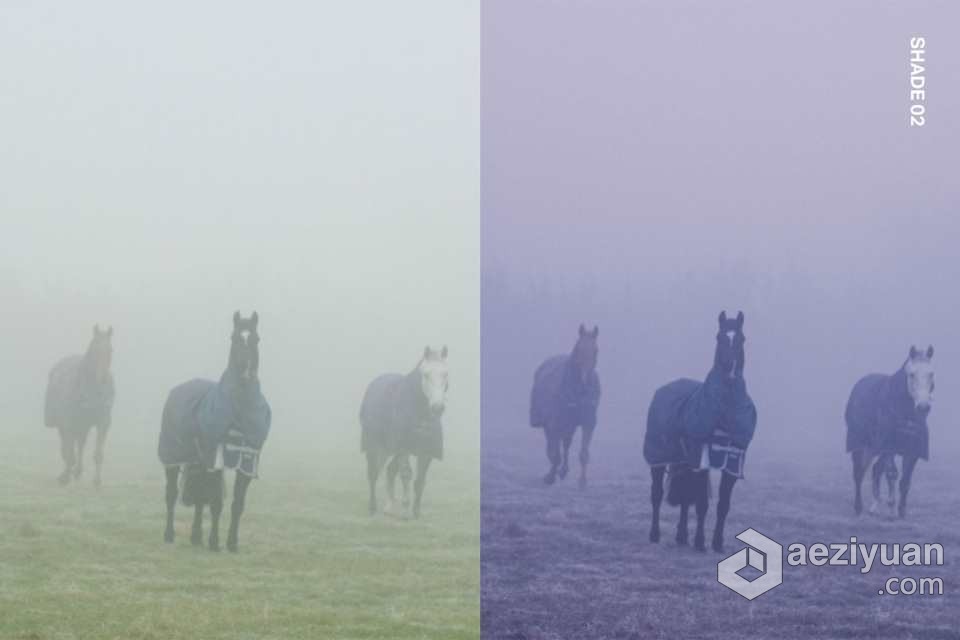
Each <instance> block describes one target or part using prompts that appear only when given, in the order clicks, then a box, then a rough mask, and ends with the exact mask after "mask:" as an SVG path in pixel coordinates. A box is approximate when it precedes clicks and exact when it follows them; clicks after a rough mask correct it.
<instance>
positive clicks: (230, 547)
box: [227, 542, 238, 553]
mask: <svg viewBox="0 0 960 640" xmlns="http://www.w3.org/2000/svg"><path fill="white" fill-rule="evenodd" d="M227 551H229V552H230V553H236V552H237V551H238V549H237V543H236V542H233V543H230V542H228V543H227Z"/></svg>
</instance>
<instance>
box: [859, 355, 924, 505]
mask: <svg viewBox="0 0 960 640" xmlns="http://www.w3.org/2000/svg"><path fill="white" fill-rule="evenodd" d="M932 358H933V347H932V346H929V347H927V350H926V351H921V350H919V349H917V348H916V347H914V346H911V347H910V353H909V355H908V357H907V359H906V361H905V362H904V363H903V366H901V367H900V369H898V370H897V371H896V373H894V374H892V375H884V374H879V373H874V374H870V375H867V376H864V377H863V378H861V379H860V380H859V381H858V382H857V383H856V384H855V385H854V387H853V390H852V391H851V392H850V398H849V399H848V400H847V408H846V411H845V412H844V419H845V422H846V424H847V453H849V454H850V457H851V459H852V461H853V485H854V500H853V509H854V511H855V512H856V513H857V515H859V514H860V513H862V511H863V499H862V497H861V495H860V484H861V482H862V481H863V476H864V475H865V474H866V472H867V469H869V468H870V465H871V463H872V462H873V460H874V458H878V461H877V463H876V464H874V465H873V497H874V503H873V505H872V506H871V508H870V511H871V512H874V513H875V512H876V511H877V510H878V505H879V502H880V477H881V475H886V477H887V483H888V487H889V488H890V494H891V495H890V498H889V500H888V502H887V505H888V507H889V508H890V511H891V514H892V513H893V507H894V502H895V497H894V496H893V495H892V494H893V490H892V485H893V483H894V482H896V473H897V469H896V460H895V458H896V456H898V455H899V456H900V457H901V467H902V470H901V475H900V501H899V504H898V505H897V515H898V516H899V517H900V518H903V517H906V513H907V493H909V491H910V482H911V480H912V478H913V471H914V467H915V466H916V464H917V460H919V459H921V458H922V459H924V460H927V459H929V457H930V442H929V433H928V429H927V416H928V415H929V414H930V408H931V407H932V405H933V389H934V375H933V363H932V362H931V360H932ZM891 467H892V471H891Z"/></svg>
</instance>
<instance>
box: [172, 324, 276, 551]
mask: <svg viewBox="0 0 960 640" xmlns="http://www.w3.org/2000/svg"><path fill="white" fill-rule="evenodd" d="M258 322H259V316H258V315H257V312H256V311H254V312H253V315H252V316H251V317H250V318H242V317H241V316H240V312H239V311H238V312H236V313H235V314H234V315H233V333H232V334H231V336H230V356H229V359H228V361H227V368H226V370H225V371H224V372H223V375H222V376H221V377H220V381H219V382H213V381H212V380H203V379H199V378H197V379H194V380H190V381H189V382H185V383H183V384H181V385H178V386H177V387H174V388H173V390H172V391H170V394H169V395H168V397H167V401H166V403H164V406H163V418H162V420H161V426H160V442H159V445H158V456H159V458H160V462H161V464H163V466H164V468H165V471H166V479H167V483H166V504H167V520H166V528H165V529H164V532H163V539H164V542H167V543H172V542H173V541H174V530H173V514H174V507H175V506H176V503H177V492H178V487H177V481H178V479H179V476H180V471H181V469H183V470H184V479H183V504H184V505H185V506H188V507H189V506H193V507H194V516H193V528H192V530H191V534H190V542H191V543H192V544H194V545H195V546H199V545H201V544H203V508H204V507H205V506H207V505H209V507H210V519H211V525H210V538H209V548H210V550H211V551H219V550H220V514H221V512H222V511H223V497H224V474H223V470H224V468H227V469H234V470H235V472H236V473H235V476H236V477H235V480H234V488H233V504H232V507H231V511H230V528H229V531H228V533H227V550H229V551H231V552H236V551H237V549H238V537H239V535H238V534H239V527H240V516H241V515H242V514H243V510H244V507H245V504H246V497H247V489H248V487H249V486H250V482H251V481H252V480H253V479H254V478H257V477H259V465H260V452H261V450H262V448H263V444H264V442H265V441H266V439H267V435H268V434H269V432H270V422H271V412H270V405H269V404H268V403H267V400H266V398H264V396H263V394H262V393H261V391H260V378H259V375H258V371H259V367H260V349H259V344H260V334H259V333H258V332H257V324H258Z"/></svg>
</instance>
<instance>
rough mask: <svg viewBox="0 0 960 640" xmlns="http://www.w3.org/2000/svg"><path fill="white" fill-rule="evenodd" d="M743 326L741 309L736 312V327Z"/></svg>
mask: <svg viewBox="0 0 960 640" xmlns="http://www.w3.org/2000/svg"><path fill="white" fill-rule="evenodd" d="M741 327H743V311H741V312H739V313H738V314H737V328H738V329H739V328H741Z"/></svg>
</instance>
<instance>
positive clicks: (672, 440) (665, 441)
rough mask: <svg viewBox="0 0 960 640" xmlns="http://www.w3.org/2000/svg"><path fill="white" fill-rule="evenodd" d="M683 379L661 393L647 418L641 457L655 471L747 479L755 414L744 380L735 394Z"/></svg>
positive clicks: (709, 383)
mask: <svg viewBox="0 0 960 640" xmlns="http://www.w3.org/2000/svg"><path fill="white" fill-rule="evenodd" d="M713 375H714V374H713V373H712V372H711V374H710V376H708V377H707V382H706V383H701V382H697V381H696V380H690V379H686V378H684V379H680V380H675V381H673V382H671V383H669V384H666V385H664V386H663V387H660V388H659V389H657V392H656V393H655V394H654V396H653V400H652V401H651V403H650V409H649V411H648V413H647V430H646V434H645V436H644V440H643V457H644V459H645V460H646V461H647V464H649V465H651V466H661V465H671V464H686V465H689V466H690V467H691V468H693V469H706V468H714V469H722V470H724V471H726V472H727V473H730V474H732V475H733V476H735V477H737V478H742V477H743V468H744V462H745V460H746V455H747V448H748V447H749V446H750V442H751V440H753V434H754V431H755V430H756V426H757V410H756V407H755V406H754V404H753V400H751V399H750V396H749V394H748V393H747V388H746V384H745V383H744V381H743V380H742V379H737V380H735V381H733V382H732V388H729V387H726V386H724V385H723V384H714V383H715V382H716V381H715V380H712V379H711V376H713Z"/></svg>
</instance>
